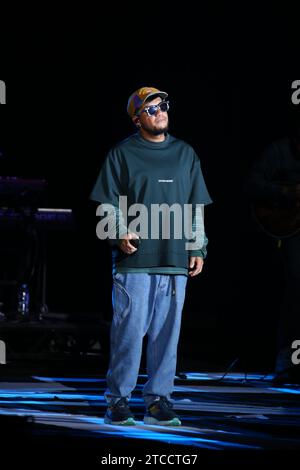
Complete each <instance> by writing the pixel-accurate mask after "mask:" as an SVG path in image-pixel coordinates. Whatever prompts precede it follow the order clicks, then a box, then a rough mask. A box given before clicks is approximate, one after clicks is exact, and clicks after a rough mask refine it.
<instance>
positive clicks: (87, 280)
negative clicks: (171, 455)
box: [0, 6, 299, 372]
mask: <svg viewBox="0 0 300 470" xmlns="http://www.w3.org/2000/svg"><path fill="white" fill-rule="evenodd" d="M201 8H202V10H201ZM201 8H200V12H198V13H196V11H193V10H192V9H190V10H187V9H185V10H183V9H182V10H181V9H180V10H179V9H178V10H176V11H173V14H174V13H175V18H173V19H172V18H171V17H170V16H168V15H167V14H166V15H165V14H163V10H162V12H161V14H156V13H155V12H152V13H151V15H150V16H144V15H142V14H141V15H139V14H138V12H135V15H134V16H132V17H131V16H130V14H129V12H127V15H126V16H124V17H123V16H122V15H123V13H122V12H121V11H118V14H116V13H113V12H112V11H111V12H109V13H104V12H103V13H102V14H100V13H98V14H97V18H94V20H92V17H93V15H92V12H90V14H89V15H86V16H85V15H84V16H82V17H80V11H79V10H78V11H77V12H74V11H73V12H71V13H72V14H71V13H70V17H68V18H66V19H65V18H64V19H63V18H62V17H61V16H60V15H58V16H56V17H55V23H52V22H51V21H50V20H49V18H48V17H47V19H46V18H45V17H43V18H41V20H43V21H41V22H39V23H37V24H38V25H39V26H37V24H36V25H35V27H34V28H29V27H28V28H26V27H25V28H24V25H23V28H21V27H20V26H19V25H18V24H17V23H16V24H15V25H14V27H13V28H11V29H10V30H9V31H7V32H3V33H2V43H1V55H2V61H1V68H0V79H1V80H4V81H5V83H6V86H7V105H6V106H2V107H1V122H0V149H1V152H2V156H1V159H0V175H1V176H19V177H25V178H45V179H46V180H47V181H48V188H49V191H48V200H47V204H48V205H49V207H60V208H72V209H73V211H74V214H75V219H76V228H75V230H73V231H72V232H65V233H64V232H60V233H52V234H49V236H48V240H47V250H48V278H47V305H48V308H49V310H50V311H52V312H69V313H71V314H74V316H76V315H78V314H83V315H85V314H93V315H99V314H100V313H102V315H103V317H104V318H105V319H106V320H107V321H110V319H111V274H110V273H111V260H110V249H109V247H108V245H107V244H106V242H100V241H99V240H97V239H96V235H95V227H96V217H95V210H94V207H91V206H90V204H89V201H88V196H89V193H90V191H91V189H92V187H93V184H94V182H95V180H96V177H97V174H98V172H99V170H100V168H101V164H102V162H103V159H104V158H105V156H106V153H107V151H108V150H109V148H110V147H111V146H112V145H113V144H114V143H115V142H117V141H119V140H121V139H123V138H125V137H126V136H127V135H128V134H129V133H131V132H133V131H134V129H133V127H132V126H131V123H130V122H129V119H128V117H127V115H126V103H127V99H128V96H129V95H130V94H131V93H132V92H133V91H134V90H135V89H136V88H138V87H140V86H143V85H150V86H156V87H158V88H161V89H162V90H166V91H167V92H168V93H169V98H170V105H171V109H170V132H171V133H172V134H173V135H175V136H176V137H179V138H182V139H184V140H186V141H187V142H189V143H190V144H191V145H193V147H194V148H195V150H196V151H197V153H198V155H199V157H200V159H201V162H202V169H203V173H204V176H205V179H206V182H207V186H208V189H209V192H210V194H211V196H212V199H213V201H214V204H212V205H211V206H209V207H208V208H207V211H206V231H207V235H208V238H209V245H208V257H207V260H206V261H205V267H204V271H203V273H202V274H201V275H200V276H198V277H197V278H195V279H191V280H190V281H189V284H188V289H187V297H186V303H185V308H184V316H183V326H182V335H181V343H180V351H179V352H180V354H179V366H180V367H182V368H189V367H190V368H191V370H193V369H195V367H198V368H201V367H203V368H205V369H218V368H219V367H220V368H224V367H226V366H228V365H229V364H230V363H231V362H232V361H233V360H234V359H236V358H240V365H239V368H240V369H242V370H245V369H247V370H249V369H258V368H259V369H260V370H261V371H262V372H264V371H267V370H269V369H272V367H273V363H274V359H275V356H274V354H275V341H276V317H277V314H278V305H279V301H280V294H281V290H282V279H281V274H280V268H279V267H278V266H277V264H276V263H277V262H276V259H275V258H274V257H273V255H272V249H271V246H270V244H269V242H268V240H267V239H266V238H264V237H263V236H262V235H261V234H259V233H258V232H257V230H256V229H255V227H254V225H253V223H252V221H251V218H250V216H249V208H248V206H247V204H246V202H245V200H244V199H243V194H242V190H241V188H242V184H243V181H244V179H245V178H246V176H247V172H248V170H249V168H250V166H251V164H252V163H253V161H254V159H255V158H256V157H258V156H259V154H260V152H261V151H262V149H263V148H264V147H265V146H266V145H267V144H268V143H269V142H271V141H272V140H274V139H276V138H280V137H282V136H284V135H285V133H286V131H287V125H288V119H289V115H290V113H291V112H292V111H293V109H292V108H293V105H292V103H291V93H292V91H291V83H292V81H293V80H296V79H297V78H299V76H297V75H296V71H295V70H293V64H294V63H295V61H296V57H297V55H296V51H295V49H296V44H297V42H296V40H295V38H296V28H295V25H294V24H293V21H292V19H291V18H292V16H293V15H292V14H289V13H286V12H282V11H280V10H276V8H275V7H274V6H272V8H269V9H267V8H266V10H265V11H263V10H262V9H260V11H257V12H254V11H250V10H247V8H246V7H245V9H244V10H243V12H242V11H237V10H234V11H233V8H231V9H232V11H231V9H230V7H226V9H225V7H223V8H221V9H216V11H210V12H209V11H204V10H203V7H201ZM52 13H53V12H52ZM73 13H75V15H74V16H73ZM233 14H235V15H236V14H238V17H237V18H238V19H235V17H234V16H233ZM54 16H55V15H54ZM48 20H49V21H48ZM290 66H292V68H291V67H290ZM1 250H2V251H5V252H7V250H11V248H8V247H4V246H2V247H1Z"/></svg>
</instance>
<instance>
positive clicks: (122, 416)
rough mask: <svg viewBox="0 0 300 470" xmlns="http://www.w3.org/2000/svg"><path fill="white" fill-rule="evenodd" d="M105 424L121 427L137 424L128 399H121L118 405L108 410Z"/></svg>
mask: <svg viewBox="0 0 300 470" xmlns="http://www.w3.org/2000/svg"><path fill="white" fill-rule="evenodd" d="M104 423H105V424H115V425H119V426H134V425H135V424H136V422H135V420H134V416H133V414H132V413H131V411H130V408H129V406H128V400H127V398H120V400H119V401H117V403H115V404H113V405H110V406H109V407H108V408H107V411H106V414H105V416H104Z"/></svg>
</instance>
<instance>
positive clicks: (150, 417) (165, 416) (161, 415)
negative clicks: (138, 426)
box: [144, 397, 181, 426]
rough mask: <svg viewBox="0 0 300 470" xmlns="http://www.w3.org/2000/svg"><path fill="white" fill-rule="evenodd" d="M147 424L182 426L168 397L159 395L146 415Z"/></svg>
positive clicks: (145, 421)
mask: <svg viewBox="0 0 300 470" xmlns="http://www.w3.org/2000/svg"><path fill="white" fill-rule="evenodd" d="M144 423H145V424H157V425H159V426H180V425H181V421H180V419H179V418H178V416H177V415H176V414H175V413H174V411H173V410H172V404H171V403H170V402H169V401H168V400H167V398H166V397H159V398H158V399H157V400H155V401H154V402H153V403H151V405H150V406H149V407H148V411H147V413H146V415H145V416H144Z"/></svg>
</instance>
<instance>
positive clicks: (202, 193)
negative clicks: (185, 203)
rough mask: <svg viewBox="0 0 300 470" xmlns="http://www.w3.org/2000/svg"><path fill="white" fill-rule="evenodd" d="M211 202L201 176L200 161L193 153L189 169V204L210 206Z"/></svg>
mask: <svg viewBox="0 0 300 470" xmlns="http://www.w3.org/2000/svg"><path fill="white" fill-rule="evenodd" d="M212 202H213V201H212V199H211V197H210V195H209V193H208V190H207V187H206V184H205V181H204V177H203V174H202V170H201V163H200V159H199V157H198V155H197V154H196V153H194V155H193V162H192V167H191V192H190V199H189V203H190V204H211V203H212Z"/></svg>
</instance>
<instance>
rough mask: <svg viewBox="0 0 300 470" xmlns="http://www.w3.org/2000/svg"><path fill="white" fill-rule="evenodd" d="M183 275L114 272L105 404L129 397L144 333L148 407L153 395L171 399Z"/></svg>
mask: <svg viewBox="0 0 300 470" xmlns="http://www.w3.org/2000/svg"><path fill="white" fill-rule="evenodd" d="M186 283H187V276H184V275H177V274H172V275H164V274H163V275H162V274H147V273H126V274H120V273H117V274H114V275H113V290H112V303H113V319H112V324H111V337H110V364H109V370H108V373H107V390H106V391H105V398H106V401H107V402H108V403H109V404H113V403H116V402H117V401H118V400H119V399H120V398H121V397H127V398H128V399H130V397H131V392H132V391H133V390H134V388H135V386H136V383H137V379H138V374H139V368H140V362H141V356H142V345H143V338H144V336H145V335H146V334H147V335H148V345H147V374H148V381H147V383H146V384H145V386H144V389H143V397H144V401H145V404H146V406H149V405H150V404H151V403H152V402H153V401H154V400H155V399H156V397H157V396H165V397H167V398H170V395H171V393H172V391H173V387H174V378H175V374H176V363H177V346H178V340H179V334H180V326H181V315H182V308H183V304H184V299H185V290H186Z"/></svg>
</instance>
